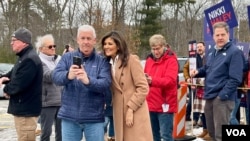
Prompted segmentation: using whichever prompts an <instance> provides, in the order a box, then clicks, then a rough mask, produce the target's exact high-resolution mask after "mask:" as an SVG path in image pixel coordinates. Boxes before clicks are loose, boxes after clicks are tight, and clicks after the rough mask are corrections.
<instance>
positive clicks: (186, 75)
mask: <svg viewBox="0 0 250 141" xmlns="http://www.w3.org/2000/svg"><path fill="white" fill-rule="evenodd" d="M183 76H184V78H185V81H186V82H187V83H191V78H190V75H189V60H187V61H186V63H185V64H184V66H183ZM188 92H189V93H188V96H189V99H188V103H187V110H186V121H191V120H193V123H192V124H193V126H197V125H198V121H199V118H200V114H199V113H198V112H193V111H192V106H193V105H192V104H193V103H194V99H195V89H192V88H191V85H188ZM192 99H193V102H192ZM192 112H193V115H192ZM191 116H192V119H191Z"/></svg>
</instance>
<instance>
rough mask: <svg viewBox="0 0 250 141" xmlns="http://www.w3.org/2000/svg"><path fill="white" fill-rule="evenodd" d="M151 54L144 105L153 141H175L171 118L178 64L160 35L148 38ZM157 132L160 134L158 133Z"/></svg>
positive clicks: (174, 108)
mask: <svg viewBox="0 0 250 141" xmlns="http://www.w3.org/2000/svg"><path fill="white" fill-rule="evenodd" d="M149 44H150V47H151V54H150V55H149V56H148V57H147V59H146V64H145V68H144V72H145V74H146V76H147V80H148V84H149V93H148V95H147V98H146V99H147V103H148V107H149V111H150V119H151V126H152V131H153V137H154V141H161V138H162V139H163V140H164V141H174V139H173V137H172V132H173V118H174V113H175V112H177V107H178V105H177V77H178V61H177V57H176V55H175V53H174V52H173V51H171V50H170V48H167V46H168V45H167V43H166V40H165V38H164V37H163V36H162V35H159V34H156V35H153V36H152V37H151V38H150V39H149ZM159 131H160V132H159Z"/></svg>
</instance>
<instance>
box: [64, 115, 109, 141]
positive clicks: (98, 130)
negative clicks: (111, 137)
mask: <svg viewBox="0 0 250 141" xmlns="http://www.w3.org/2000/svg"><path fill="white" fill-rule="evenodd" d="M83 132H84V135H85V139H86V141H104V130H103V122H99V123H82V124H80V123H76V122H73V121H70V120H65V119H62V141H81V140H82V137H83Z"/></svg>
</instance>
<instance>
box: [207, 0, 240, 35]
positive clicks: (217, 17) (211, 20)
mask: <svg viewBox="0 0 250 141" xmlns="http://www.w3.org/2000/svg"><path fill="white" fill-rule="evenodd" d="M204 13H205V17H206V20H207V22H208V25H209V29H210V31H211V34H212V32H213V24H215V23H216V22H222V21H223V22H227V24H228V25H229V27H230V28H233V27H236V26H238V21H237V19H236V16H235V13H234V9H233V6H232V3H231V2H229V1H227V0H224V1H222V2H220V3H218V4H216V5H214V6H212V7H210V8H208V9H206V10H205V11H204Z"/></svg>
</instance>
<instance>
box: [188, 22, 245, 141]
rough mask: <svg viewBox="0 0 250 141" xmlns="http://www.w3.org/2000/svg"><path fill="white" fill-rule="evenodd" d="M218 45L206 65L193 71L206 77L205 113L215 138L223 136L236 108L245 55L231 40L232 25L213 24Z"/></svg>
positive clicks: (212, 50)
mask: <svg viewBox="0 0 250 141" xmlns="http://www.w3.org/2000/svg"><path fill="white" fill-rule="evenodd" d="M213 31H214V32H213V39H214V41H215V47H214V48H211V49H209V50H208V54H207V59H206V64H205V65H204V66H203V67H202V68H200V69H198V70H192V71H191V76H192V77H193V76H195V77H206V79H205V94H204V99H205V100H206V104H205V116H206V122H207V129H208V132H209V134H210V136H211V137H212V138H213V140H215V141H221V139H222V125H227V124H229V119H230V113H231V112H232V110H233V108H234V104H235V103H234V101H235V99H236V96H237V87H238V86H239V85H240V84H241V81H242V73H243V64H244V57H243V53H242V51H241V50H239V49H238V48H237V47H236V46H235V45H234V44H233V43H232V42H231V41H230V40H229V26H228V24H227V23H225V22H218V23H215V24H214V25H213Z"/></svg>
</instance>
